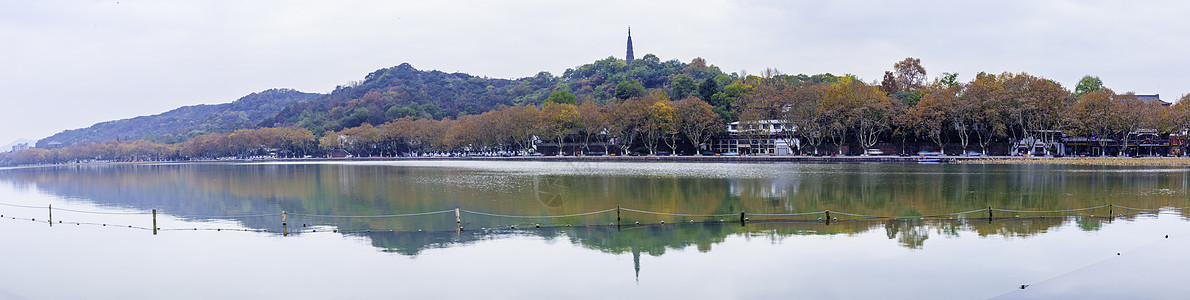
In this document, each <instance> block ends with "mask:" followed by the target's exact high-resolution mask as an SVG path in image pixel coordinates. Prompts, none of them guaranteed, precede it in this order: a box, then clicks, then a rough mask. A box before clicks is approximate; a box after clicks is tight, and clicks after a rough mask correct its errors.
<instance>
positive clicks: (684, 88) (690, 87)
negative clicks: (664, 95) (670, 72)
mask: <svg viewBox="0 0 1190 300" xmlns="http://www.w3.org/2000/svg"><path fill="white" fill-rule="evenodd" d="M669 90H670V92H669V96H670V97H672V98H673V100H680V99H686V97H689V96H692V95H695V94H696V93H698V84H696V83H694V79H693V78H690V76H686V74H678V75H674V77H673V79H670V81H669Z"/></svg>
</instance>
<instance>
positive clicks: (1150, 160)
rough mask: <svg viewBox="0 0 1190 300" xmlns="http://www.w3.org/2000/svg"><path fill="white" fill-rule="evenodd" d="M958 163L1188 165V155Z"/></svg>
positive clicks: (1189, 158) (1042, 158)
mask: <svg viewBox="0 0 1190 300" xmlns="http://www.w3.org/2000/svg"><path fill="white" fill-rule="evenodd" d="M959 163H968V164H1054V165H1099V166H1190V157H1137V158H1132V157H989V158H980V159H969V160H961V161H959Z"/></svg>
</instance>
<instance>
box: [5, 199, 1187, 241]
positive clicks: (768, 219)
mask: <svg viewBox="0 0 1190 300" xmlns="http://www.w3.org/2000/svg"><path fill="white" fill-rule="evenodd" d="M0 205H3V206H9V207H19V208H31V209H47V210H48V214H49V215H48V217H49V218H46V219H40V220H39V219H38V218H18V217H15V216H9V215H6V214H5V213H4V212H0V218H4V219H14V220H28V221H34V222H39V223H42V222H48V223H49V224H50V226H53V225H56V224H62V225H70V224H74V225H90V226H101V227H120V228H131V229H140V230H151V231H153V234H157V232H158V231H200V230H201V231H241V232H267V233H278V234H282V235H288V234H289V233H314V232H335V233H339V232H342V233H348V232H368V233H370V232H411V231H412V230H409V229H406V230H396V229H395V228H384V229H366V228H365V229H342V228H340V226H352V225H350V223H346V222H344V223H340V222H339V221H335V222H331V223H324V224H313V223H301V226H300V227H298V226H297V223H295V224H293V225H294V226H293V227H294V228H293V229H294V230H293V231H290V230H289V227H290V226H289V225H290V224H289V223H288V219H287V215H289V214H291V215H293V216H295V217H303V218H336V219H376V218H401V217H416V216H427V215H440V214H449V213H452V212H453V213H455V220H456V226H455V228H454V229H455V230H456V231H463V230H464V226H463V225H464V222H463V218H462V216H461V215H462V213H466V214H471V215H480V216H487V217H495V218H513V219H557V218H572V217H583V216H591V215H599V214H607V213H611V212H615V214H614V218H615V220H614V222H611V223H608V224H607V225H602V224H566V223H552V224H544V226H543V224H538V223H523V222H511V223H505V224H503V225H499V224H491V223H488V222H487V220H482V221H479V222H478V223H477V224H475V225H474V226H477V227H479V229H480V230H517V229H521V228H525V229H528V228H537V229H540V228H543V227H603V226H615V227H616V228H619V227H620V226H621V214H620V212H621V211H627V212H633V213H640V214H648V215H655V216H667V217H687V218H716V219H718V220H709V221H708V220H702V221H697V223H723V222H725V221H726V220H727V218H731V220H732V221H733V222H734V221H735V218H736V217H739V221H740V224H741V225H745V224H747V223H749V222H754V221H751V220H749V218H747V217H748V216H751V217H754V218H755V217H761V219H760V220H756V221H755V222H759V223H818V222H823V223H825V224H826V225H831V224H832V223H840V222H848V221H858V219H856V218H861V219H893V220H912V219H922V220H924V219H943V218H946V217H950V218H949V219H952V220H953V219H956V218H954V217H955V216H960V217H959V218H957V219H959V220H966V219H984V218H985V216H979V217H975V218H972V217H962V216H964V215H969V214H974V213H979V212H987V216H986V219H987V220H988V221H993V220H1004V219H1020V218H1021V216H1020V215H1016V216H1011V217H1010V216H1003V215H1001V216H994V214H993V213H994V212H1007V213H1022V214H1055V213H1074V212H1083V211H1090V210H1097V209H1104V208H1107V212H1108V213H1107V214H1105V216H1106V218H1113V217H1116V216H1119V217H1123V216H1126V215H1127V216H1136V215H1145V214H1150V213H1161V212H1172V211H1182V210H1185V209H1190V207H1178V208H1133V207H1127V206H1118V205H1112V204H1108V205H1099V206H1094V207H1086V208H1075V209H1061V210H1016V209H1001V208H993V207H988V208H982V209H976V210H970V211H964V212H956V213H947V214H933V215H916V216H881V215H867V214H858V213H848V212H839V211H829V210H823V211H813V212H789V213H745V212H739V213H727V214H687V213H668V212H656V211H648V210H639V209H631V208H622V207H618V206H617V207H616V208H610V209H604V210H598V211H591V212H584V213H575V214H566V215H507V214H497V213H489V212H481V211H473V210H464V209H461V208H456V209H449V210H440V211H430V212H419V213H407V214H390V215H354V216H353V215H322V214H304V213H287V212H285V211H282V212H280V214H278V213H265V214H247V215H172V216H171V217H174V218H181V219H236V218H253V217H277V216H280V217H281V224H280V225H281V226H280V230H275V228H274V229H251V228H218V227H215V228H203V227H177V228H160V227H157V221H158V220H157V210H156V209H154V210H151V212H128V211H110V212H108V211H88V210H77V209H67V208H54V207H52V206H51V205H49V204H47V205H46V206H34V205H23V204H12V203H0ZM1115 208H1119V209H1120V211H1124V210H1128V211H1134V212H1140V213H1127V214H1123V213H1119V214H1117V213H1115V212H1113V211H1112V209H1115ZM54 211H66V212H75V213H85V214H100V215H146V214H152V216H153V217H152V224H153V226H152V227H142V226H136V225H119V224H111V223H95V222H64V221H63V220H57V222H55V218H54V214H53V212H54ZM832 214H834V215H835V216H836V217H833V218H832ZM811 215H823V216H822V217H819V218H817V221H815V220H814V218H813V217H810V218H806V219H802V218H790V219H781V218H775V217H799V216H811ZM839 216H845V217H850V218H847V219H851V220H847V219H844V220H840V219H839V218H838V217H839ZM1090 216H1091V217H1095V215H1094V214H1092V215H1090ZM1047 217H1053V216H1044V215H1043V216H1035V218H1047ZM1062 217H1085V216H1080V215H1065V216H1062ZM1026 218H1027V216H1026ZM1101 218H1103V217H1101ZM943 220H944V219H943ZM641 221H643V220H636V221H634V222H632V224H633V225H636V226H664V225H666V221H672V220H661V221H657V222H654V223H645V224H642V222H641ZM686 221H687V219H681V220H677V222H675V223H687V222H686ZM688 221H689V222H688V223H696V221H695V219H688ZM466 223H467V224H468V227H469V228H471V229H473V228H472V227H470V226H473V225H472V224H471V223H472V221H468V222H466ZM501 223H502V222H501ZM390 226H391V224H390ZM353 227H354V226H353ZM438 230H441V228H440V229H438ZM421 231H422V229H417V232H421Z"/></svg>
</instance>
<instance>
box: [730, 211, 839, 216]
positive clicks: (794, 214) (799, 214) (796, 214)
mask: <svg viewBox="0 0 1190 300" xmlns="http://www.w3.org/2000/svg"><path fill="white" fill-rule="evenodd" d="M823 213H826V211H825V210H823V211H815V212H804V213H786V214H755V213H753V214H748V215H749V216H762V217H786V216H805V215H818V214H823ZM732 216H738V215H732Z"/></svg>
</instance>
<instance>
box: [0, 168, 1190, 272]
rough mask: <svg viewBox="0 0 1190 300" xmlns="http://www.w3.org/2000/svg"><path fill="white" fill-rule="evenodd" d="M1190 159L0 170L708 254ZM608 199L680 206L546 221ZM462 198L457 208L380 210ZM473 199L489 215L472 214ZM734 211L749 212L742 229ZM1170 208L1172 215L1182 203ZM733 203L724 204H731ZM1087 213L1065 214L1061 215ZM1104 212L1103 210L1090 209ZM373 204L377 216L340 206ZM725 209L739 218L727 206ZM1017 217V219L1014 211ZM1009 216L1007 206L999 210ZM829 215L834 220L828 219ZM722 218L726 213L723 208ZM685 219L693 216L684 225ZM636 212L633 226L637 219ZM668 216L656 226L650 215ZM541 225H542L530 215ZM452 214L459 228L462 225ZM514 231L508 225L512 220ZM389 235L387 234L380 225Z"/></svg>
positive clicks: (136, 200) (37, 179) (210, 209)
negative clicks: (733, 244)
mask: <svg viewBox="0 0 1190 300" xmlns="http://www.w3.org/2000/svg"><path fill="white" fill-rule="evenodd" d="M1187 178H1188V176H1187V171H1186V170H1184V169H1172V168H1170V169H1160V168H1158V169H1154V168H1146V169H1140V168H1128V167H1094V166H1053V165H1044V166H1037V165H1023V166H1017V165H901V164H879V165H873V164H680V163H530V162H474V161H468V162H457V161H456V162H451V161H430V162H427V161H413V162H389V163H359V164H336V163H327V164H166V165H112V166H70V167H57V168H38V169H18V170H7V171H0V180H4V181H10V182H11V183H12V184H14V185H16V186H18V187H34V188H36V189H37V190H40V191H42V192H44V193H47V194H52V195H55V196H57V197H61V198H66V199H79V200H82V201H87V202H91V203H94V204H97V205H100V206H107V207H112V208H119V209H137V210H149V209H157V211H158V212H159V213H164V214H170V215H175V216H235V215H256V214H274V213H275V214H279V213H280V212H281V211H286V212H288V213H289V214H290V215H289V224H290V226H289V228H288V231H290V232H293V234H302V233H303V232H309V231H311V230H316V228H321V229H323V230H322V231H326V230H327V229H328V228H329V229H330V230H336V231H337V232H340V233H341V234H348V235H356V236H362V237H366V238H367V239H368V240H370V242H371V243H372V245H373V246H375V247H376V248H379V249H381V250H382V251H388V252H394V253H400V254H403V255H411V256H412V255H418V254H419V253H420V252H421V251H424V250H425V249H432V248H442V247H452V246H455V245H462V244H469V243H473V242H476V241H481V240H485V239H492V238H500V237H502V236H508V235H532V236H538V237H541V238H544V239H549V240H561V239H566V240H568V241H569V242H571V243H573V244H576V245H581V246H583V247H586V248H590V249H596V250H599V251H603V252H608V253H629V252H631V253H634V254H637V255H639V254H641V253H644V254H648V255H654V256H656V255H662V254H664V253H665V252H666V251H667V250H668V249H685V248H689V247H691V246H693V247H695V248H697V249H698V250H699V251H710V250H711V248H712V246H713V245H715V244H717V243H720V242H722V241H723V240H724V239H726V238H727V237H729V236H733V235H749V236H762V237H767V238H771V239H773V240H781V239H782V238H784V237H789V236H794V235H844V236H845V235H853V234H860V233H865V232H871V231H877V230H883V231H884V232H885V233H886V234H887V236H888V238H889V239H890V240H895V241H896V242H897V243H898V244H900V245H902V246H904V247H907V248H922V247H924V245H925V242H926V241H927V240H928V239H929V238H930V237H931V236H935V237H937V236H957V235H958V233H959V232H975V233H977V234H978V235H980V236H989V235H999V236H1012V237H1028V236H1032V235H1036V234H1040V233H1043V232H1046V231H1047V230H1051V229H1053V228H1056V227H1059V226H1062V225H1063V224H1066V223H1068V222H1076V223H1077V224H1078V227H1079V228H1081V229H1083V230H1098V228H1099V227H1100V226H1101V224H1102V222H1108V221H1111V220H1112V219H1116V220H1118V219H1119V218H1128V216H1127V215H1131V214H1135V213H1138V212H1139V211H1127V210H1125V209H1116V210H1115V211H1113V212H1112V214H1113V215H1115V214H1120V215H1124V216H1120V217H1119V218H1104V216H1107V215H1108V214H1109V213H1108V211H1107V209H1098V210H1089V211H1080V212H1055V213H1019V212H1015V213H1011V215H1009V214H1006V213H1002V212H997V213H998V214H1000V215H997V216H994V218H993V219H991V220H989V219H987V217H988V216H987V215H986V214H987V212H986V211H980V212H978V213H973V214H968V215H957V216H951V217H945V218H927V219H924V220H922V219H917V218H901V219H868V218H857V217H850V216H844V215H839V214H836V215H834V217H837V218H839V220H824V221H831V222H830V223H829V224H828V223H827V222H820V221H819V219H818V218H821V217H825V216H824V215H820V214H814V215H805V216H765V214H785V213H801V212H820V211H826V210H830V211H835V212H847V213H851V214H859V215H869V216H901V217H911V216H931V215H943V214H950V213H955V212H964V211H976V210H981V209H986V208H987V207H995V208H998V209H1009V210H1018V211H1060V210H1069V209H1078V208H1087V207H1095V206H1101V205H1108V204H1112V205H1118V206H1125V207H1135V208H1162V207H1165V208H1169V207H1184V206H1190V205H1188V204H1190V200H1187V199H1188V198H1190V197H1187ZM617 206H620V207H624V208H632V209H636V210H642V211H651V212H661V213H671V214H679V215H658V214H644V213H637V212H630V211H620V212H619V213H620V218H621V220H620V224H622V226H613V225H614V224H616V222H617V221H616V220H617V213H616V212H614V211H609V212H605V213H598V214H590V215H582V216H572V217H564V218H552V217H547V216H560V215H573V214H582V213H588V212H596V211H603V210H608V209H613V208H615V207H617ZM455 208H461V209H462V210H463V211H464V213H463V214H462V215H461V219H462V220H461V221H462V222H461V224H458V225H456V222H455V221H456V219H455V215H454V213H453V212H452V213H440V214H431V215H421V216H409V217H377V216H385V215H399V214H409V213H422V212H435V211H445V210H454V209H455ZM465 211H473V212H482V213H486V214H490V215H480V214H474V213H466V212H465ZM740 212H747V213H748V214H749V215H750V220H751V222H750V223H748V224H747V225H746V226H741V224H740V223H739V222H738V217H735V216H736V215H738V214H739V213H740ZM1178 213H1179V214H1180V213H1182V212H1178ZM728 215H730V216H728ZM1071 215H1075V216H1082V217H1062V216H1071ZM1091 215H1098V216H1099V217H1091ZM344 216H373V217H344ZM733 217H734V218H733ZM1018 217H1020V218H1019V219H1018ZM1004 218H1008V219H1004ZM828 219H829V218H828ZM234 220H235V221H239V222H241V223H242V224H243V226H245V227H248V228H253V229H264V230H268V231H270V232H280V231H281V230H282V228H281V224H280V220H279V218H278V217H277V216H261V217H249V218H237V219H234ZM720 220H722V221H720ZM692 221H693V222H694V223H693V224H691V222H692ZM638 222H639V223H640V224H641V225H635V224H637V223H638ZM661 222H665V223H666V225H659V224H660V223H661ZM539 225H540V226H542V228H537V226H539ZM457 226H461V227H463V228H465V230H462V231H461V232H460V231H457ZM514 228H515V229H514ZM390 230H391V231H392V232H389V231H390Z"/></svg>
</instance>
